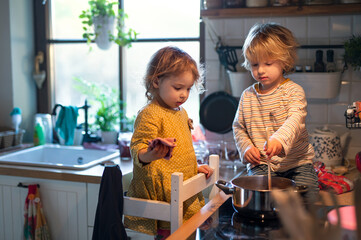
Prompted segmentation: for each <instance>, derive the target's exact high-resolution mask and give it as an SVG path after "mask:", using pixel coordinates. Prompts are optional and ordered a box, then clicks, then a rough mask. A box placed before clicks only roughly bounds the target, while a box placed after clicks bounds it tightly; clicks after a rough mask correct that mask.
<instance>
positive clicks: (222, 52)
mask: <svg viewBox="0 0 361 240" xmlns="http://www.w3.org/2000/svg"><path fill="white" fill-rule="evenodd" d="M216 51H217V53H218V58H219V61H220V62H221V64H222V65H223V66H224V67H225V68H226V69H227V70H229V71H232V72H237V64H238V57H237V52H236V49H235V48H234V47H229V46H223V45H222V44H221V43H220V42H218V43H217V46H216Z"/></svg>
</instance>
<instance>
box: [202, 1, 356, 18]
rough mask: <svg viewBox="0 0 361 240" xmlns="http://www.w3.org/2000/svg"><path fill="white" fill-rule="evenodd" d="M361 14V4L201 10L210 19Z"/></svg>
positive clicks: (203, 15)
mask: <svg viewBox="0 0 361 240" xmlns="http://www.w3.org/2000/svg"><path fill="white" fill-rule="evenodd" d="M360 13H361V3H353V4H332V5H303V6H283V7H259V8H256V7H252V8H222V9H207V10H201V16H202V17H208V18H240V17H282V16H314V15H342V14H360Z"/></svg>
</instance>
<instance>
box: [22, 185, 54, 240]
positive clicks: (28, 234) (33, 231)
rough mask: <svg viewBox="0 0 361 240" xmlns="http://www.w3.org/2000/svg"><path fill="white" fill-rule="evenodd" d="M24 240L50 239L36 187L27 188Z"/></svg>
mask: <svg viewBox="0 0 361 240" xmlns="http://www.w3.org/2000/svg"><path fill="white" fill-rule="evenodd" d="M24 218H25V221H24V239H26V240H30V239H31V240H47V239H51V237H50V232H49V228H48V225H47V223H46V220H45V216H44V213H43V208H42V203H41V201H40V191H39V188H38V186H37V185H35V184H34V185H29V186H28V195H27V197H26V200H25V207H24Z"/></svg>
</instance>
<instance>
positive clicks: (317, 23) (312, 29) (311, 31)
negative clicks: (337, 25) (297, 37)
mask: <svg viewBox="0 0 361 240" xmlns="http://www.w3.org/2000/svg"><path fill="white" fill-rule="evenodd" d="M307 19H308V21H307V22H308V38H309V39H312V40H313V39H324V38H327V39H328V38H329V37H330V32H329V17H327V16H317V17H307Z"/></svg>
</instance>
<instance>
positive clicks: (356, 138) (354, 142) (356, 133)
mask: <svg viewBox="0 0 361 240" xmlns="http://www.w3.org/2000/svg"><path fill="white" fill-rule="evenodd" d="M350 132H351V141H350V147H357V146H358V147H359V152H360V151H361V147H360V143H361V129H351V130H350Z"/></svg>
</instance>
